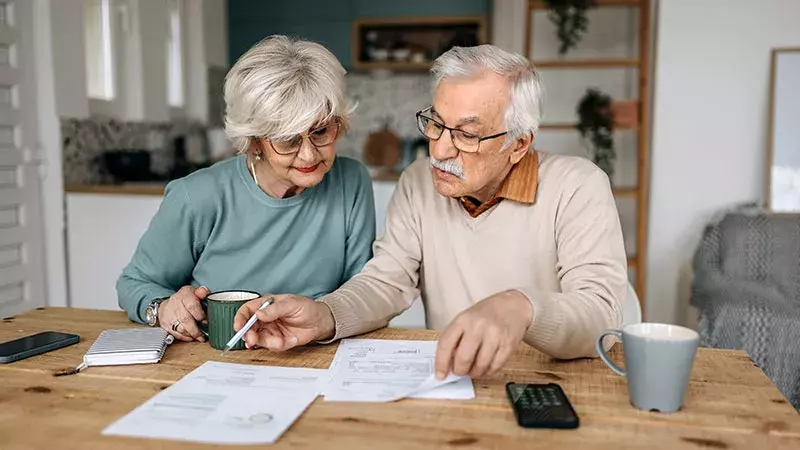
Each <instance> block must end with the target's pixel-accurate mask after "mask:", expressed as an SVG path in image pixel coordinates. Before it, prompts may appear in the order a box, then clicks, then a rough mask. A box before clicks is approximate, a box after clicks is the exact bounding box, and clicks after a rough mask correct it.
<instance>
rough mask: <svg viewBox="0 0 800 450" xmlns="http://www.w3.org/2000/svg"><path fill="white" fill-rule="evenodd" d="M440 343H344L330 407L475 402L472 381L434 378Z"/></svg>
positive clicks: (330, 393) (327, 392) (332, 383)
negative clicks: (421, 401) (417, 400)
mask: <svg viewBox="0 0 800 450" xmlns="http://www.w3.org/2000/svg"><path fill="white" fill-rule="evenodd" d="M435 357H436V341H389V340H379V339H344V340H342V341H341V343H340V344H339V349H338V350H337V352H336V356H335V357H334V360H333V364H331V371H332V372H333V373H332V374H331V381H330V383H329V384H328V387H327V388H326V389H325V400H326V401H355V402H386V401H394V400H399V399H401V398H405V397H413V398H440V399H471V398H475V390H474V389H473V387H472V380H470V379H469V378H467V377H457V376H455V375H452V374H450V376H448V377H447V378H446V379H444V380H441V381H439V380H437V379H436V377H435V375H434V360H435Z"/></svg>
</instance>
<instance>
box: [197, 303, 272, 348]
mask: <svg viewBox="0 0 800 450" xmlns="http://www.w3.org/2000/svg"><path fill="white" fill-rule="evenodd" d="M258 297H261V294H259V293H258V292H253V291H238V290H235V291H218V292H213V293H211V294H208V296H206V298H205V300H203V301H202V302H201V304H202V305H203V309H204V310H205V312H206V316H207V318H208V325H203V326H201V327H200V331H202V332H203V334H204V335H205V336H206V338H207V339H208V343H209V344H211V346H212V347H214V348H216V349H218V350H222V349H224V348H225V344H227V343H228V341H230V340H231V338H232V337H233V335H234V334H236V330H234V329H233V318H234V317H236V312H237V311H239V308H241V307H242V305H244V304H245V303H247V302H249V301H250V300H253V299H256V298H258ZM243 348H244V340H240V341H239V342H238V343H236V345H234V346H233V348H232V349H231V350H242V349H243Z"/></svg>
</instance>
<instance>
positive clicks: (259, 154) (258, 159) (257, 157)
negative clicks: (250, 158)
mask: <svg viewBox="0 0 800 450" xmlns="http://www.w3.org/2000/svg"><path fill="white" fill-rule="evenodd" d="M255 160H256V161H261V153H256V156H255Z"/></svg>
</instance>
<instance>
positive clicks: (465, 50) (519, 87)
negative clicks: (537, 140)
mask: <svg viewBox="0 0 800 450" xmlns="http://www.w3.org/2000/svg"><path fill="white" fill-rule="evenodd" d="M487 71H490V72H494V73H496V74H498V75H502V76H504V77H506V78H507V79H508V81H509V84H510V86H511V95H510V98H509V104H508V109H507V110H506V116H505V126H506V131H508V135H507V136H506V140H505V143H504V144H503V149H506V148H508V147H509V146H510V145H511V144H512V143H513V142H514V141H515V140H516V139H518V138H520V137H523V136H531V135H534V134H536V131H537V130H538V129H539V124H540V123H541V120H542V97H543V93H542V85H541V82H540V80H539V74H538V73H537V72H536V69H535V68H534V67H533V65H532V64H531V63H530V62H529V61H528V60H527V59H526V58H525V57H524V56H522V55H519V54H516V53H511V52H507V51H505V50H503V49H501V48H500V47H496V46H494V45H479V46H476V47H453V48H452V49H450V50H448V51H447V52H445V53H444V54H442V55H441V56H439V57H438V58H436V61H434V63H433V68H432V69H431V73H432V75H433V90H434V91H435V90H436V88H437V87H438V86H439V83H441V82H442V80H444V79H445V78H465V77H474V76H478V75H480V74H481V73H485V72H487Z"/></svg>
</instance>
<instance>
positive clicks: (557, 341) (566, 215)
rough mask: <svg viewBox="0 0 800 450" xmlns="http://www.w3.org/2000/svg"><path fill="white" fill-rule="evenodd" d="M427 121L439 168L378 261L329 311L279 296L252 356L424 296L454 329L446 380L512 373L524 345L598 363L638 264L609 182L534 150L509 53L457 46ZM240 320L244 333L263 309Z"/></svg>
mask: <svg viewBox="0 0 800 450" xmlns="http://www.w3.org/2000/svg"><path fill="white" fill-rule="evenodd" d="M432 73H433V86H434V94H433V104H432V105H431V106H430V107H428V108H425V109H423V110H422V111H420V112H419V113H417V121H418V124H419V127H420V130H421V132H422V133H423V134H424V135H425V136H427V137H428V138H429V139H430V154H431V158H430V159H429V160H425V161H418V162H415V163H414V164H413V165H412V166H411V167H409V168H408V169H407V170H406V171H405V172H404V173H403V175H402V177H401V178H400V181H399V183H398V186H397V190H396V192H395V194H394V196H393V198H392V200H391V203H390V204H389V209H388V211H387V218H386V235H385V236H384V237H383V238H381V239H380V240H378V241H376V242H375V245H374V257H373V258H372V259H371V260H370V262H368V263H367V265H366V266H365V267H364V269H363V270H362V271H361V272H360V273H359V274H358V275H356V276H354V277H353V278H351V279H350V280H349V281H348V282H347V283H345V284H344V285H343V286H342V287H341V288H339V289H337V290H336V291H334V292H333V293H331V294H329V295H326V296H324V297H322V298H321V301H319V302H313V301H311V300H309V299H306V298H302V297H297V296H291V295H279V296H277V297H276V299H277V300H278V301H277V302H276V303H275V304H274V305H273V306H271V307H269V308H267V309H266V310H265V311H261V312H258V317H259V323H258V325H256V326H255V327H254V328H253V329H252V330H251V331H250V332H249V333H248V334H247V336H246V342H247V344H248V346H254V345H259V346H263V347H266V348H268V349H272V350H285V349H288V348H291V347H294V346H296V345H302V344H306V343H308V342H311V341H315V340H317V341H319V340H323V341H332V340H336V339H340V338H344V337H347V336H352V335H356V334H359V333H364V332H367V331H371V330H374V329H377V328H380V327H383V326H386V324H387V323H388V321H389V320H390V319H392V318H393V317H394V316H396V315H397V314H399V313H401V312H402V311H404V310H405V309H407V308H408V307H409V306H410V305H411V303H412V302H413V300H414V299H415V298H416V297H417V296H418V295H419V294H420V293H421V294H422V299H423V301H424V305H425V309H426V312H427V324H428V327H429V328H433V329H437V330H442V331H443V332H442V334H441V336H440V339H439V343H438V348H437V355H436V372H437V376H439V377H442V376H444V375H445V374H446V373H448V372H449V371H451V370H452V371H453V372H454V373H455V374H456V375H470V376H472V377H479V376H482V375H485V374H491V373H493V372H494V371H497V370H498V369H500V368H501V367H502V366H503V364H504V363H505V362H506V361H507V360H508V358H509V356H510V355H511V354H512V352H513V351H514V350H515V349H516V348H517V346H518V345H519V342H520V341H524V342H526V343H527V344H529V345H531V346H533V347H534V348H536V349H539V350H541V351H542V352H544V353H547V354H549V355H551V356H553V357H556V358H562V359H569V358H578V357H591V356H595V351H594V342H595V339H596V338H597V336H598V334H599V333H600V332H601V331H602V330H604V329H607V328H614V327H617V326H618V325H619V323H620V321H621V315H622V314H621V299H622V298H623V295H624V294H625V292H626V287H627V276H626V258H625V251H624V246H623V240H622V231H621V227H620V223H619V217H618V213H617V209H616V204H615V202H614V197H613V195H612V192H611V189H610V186H609V182H608V177H607V176H606V175H605V173H604V172H602V171H601V170H599V169H598V168H597V167H596V166H595V165H594V164H592V163H591V162H590V161H588V160H587V159H585V158H579V157H569V156H557V155H546V154H544V153H540V152H537V151H534V150H533V145H532V141H533V137H534V135H535V133H536V131H537V129H538V126H539V122H540V111H541V104H540V102H541V100H540V98H541V95H540V94H541V86H540V84H539V79H538V75H537V73H536V71H535V70H534V68H533V67H532V66H531V64H530V63H529V62H528V61H527V60H526V59H525V58H524V57H522V56H520V55H516V54H512V53H509V52H506V51H504V50H501V49H499V48H497V47H493V46H489V45H483V46H478V47H469V48H461V47H456V48H453V49H451V50H450V51H448V52H447V53H445V54H443V55H442V56H440V57H439V58H438V59H437V60H436V62H435V64H434V66H433V69H432ZM263 301H264V299H263V298H262V299H258V300H254V301H253V302H251V303H249V304H248V305H245V306H244V307H242V309H241V310H240V314H239V316H238V317H237V319H236V324H235V326H236V328H237V329H239V328H240V327H241V326H242V325H243V324H244V322H245V321H246V320H247V319H248V318H249V317H250V315H251V314H253V313H254V312H255V311H256V309H257V308H258V307H259V306H260V305H261V304H262V303H263Z"/></svg>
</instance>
